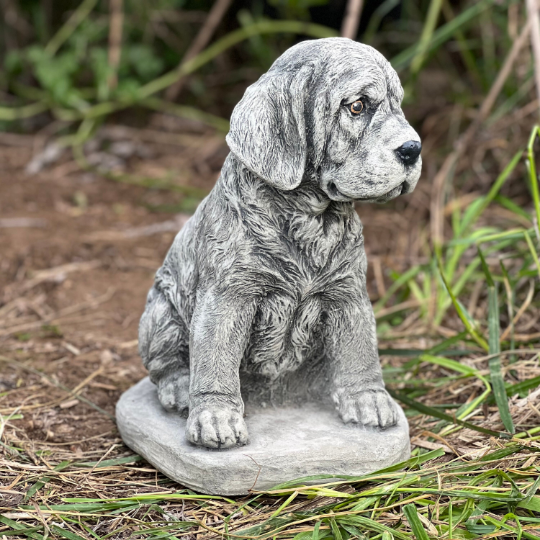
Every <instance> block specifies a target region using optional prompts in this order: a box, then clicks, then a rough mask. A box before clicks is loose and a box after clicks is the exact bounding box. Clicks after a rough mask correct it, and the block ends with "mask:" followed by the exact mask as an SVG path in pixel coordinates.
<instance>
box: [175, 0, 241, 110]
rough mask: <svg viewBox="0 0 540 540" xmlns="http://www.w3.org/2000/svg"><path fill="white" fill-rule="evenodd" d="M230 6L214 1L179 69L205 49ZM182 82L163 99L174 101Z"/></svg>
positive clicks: (182, 80) (227, 2) (180, 80)
mask: <svg viewBox="0 0 540 540" xmlns="http://www.w3.org/2000/svg"><path fill="white" fill-rule="evenodd" d="M230 4H231V0H216V3H215V4H214V5H213V6H212V9H211V10H210V12H209V13H208V17H207V18H206V20H205V21H204V24H203V25H202V27H201V29H200V30H199V33H198V34H197V36H196V37H195V39H194V40H193V43H192V44H191V46H190V47H189V49H188V50H187V51H186V54H185V55H184V57H183V58H182V62H181V63H180V66H179V67H181V66H182V65H183V64H185V63H186V62H188V61H189V60H191V59H192V58H195V56H197V55H198V54H199V53H200V52H201V51H202V50H203V49H204V48H205V47H206V45H208V43H209V42H210V40H211V39H212V36H213V35H214V32H215V31H216V28H217V26H218V24H219V23H220V22H221V19H222V18H223V16H224V15H225V12H226V11H227V9H228V8H229V6H230ZM184 81H185V79H179V80H178V81H176V82H175V83H174V84H173V85H172V86H170V87H169V88H168V89H167V92H166V94H165V97H166V98H167V99H168V100H169V101H174V100H175V99H176V98H177V97H178V95H179V94H180V92H181V91H182V87H183V86H184Z"/></svg>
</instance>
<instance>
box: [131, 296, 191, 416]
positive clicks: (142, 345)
mask: <svg viewBox="0 0 540 540" xmlns="http://www.w3.org/2000/svg"><path fill="white" fill-rule="evenodd" d="M139 354H140V355H141V358H142V360H143V363H144V365H145V367H146V368H147V369H148V371H149V373H150V379H151V380H152V382H153V383H154V384H156V385H157V387H158V397H159V401H160V402H161V404H162V405H163V407H165V408H166V409H169V410H172V409H175V410H177V411H179V412H180V413H182V414H184V415H186V414H187V412H188V406H189V332H188V329H187V328H186V325H185V323H184V322H183V320H182V319H181V318H180V317H179V315H178V313H177V312H176V310H175V309H174V307H173V306H172V304H171V303H170V301H169V300H168V299H167V297H166V296H165V295H164V294H163V292H161V291H160V290H158V289H157V288H156V287H152V289H151V290H150V292H149V293H148V300H147V303H146V308H145V311H144V313H143V316H142V317H141V322H140V324H139Z"/></svg>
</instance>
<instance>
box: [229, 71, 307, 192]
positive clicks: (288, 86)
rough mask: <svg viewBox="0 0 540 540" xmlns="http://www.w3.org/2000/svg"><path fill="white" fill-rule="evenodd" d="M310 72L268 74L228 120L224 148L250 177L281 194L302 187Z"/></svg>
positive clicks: (248, 92)
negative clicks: (228, 150) (271, 186)
mask: <svg viewBox="0 0 540 540" xmlns="http://www.w3.org/2000/svg"><path fill="white" fill-rule="evenodd" d="M310 73H311V70H310V69H309V68H308V66H304V67H302V68H301V69H299V70H291V71H288V72H284V71H281V70H270V71H269V72H268V73H266V74H265V75H263V76H262V77H261V78H260V79H259V80H258V81H257V82H256V83H254V84H252V85H251V86H250V87H249V88H248V89H247V90H246V93H245V94H244V97H243V98H242V100H241V101H240V102H239V103H238V105H237V106H236V107H235V109H234V111H233V113H232V116H231V128H230V131H229V134H228V135H227V139H226V140H227V144H228V145H229V148H230V149H231V152H232V153H233V154H234V155H235V156H236V157H237V158H238V159H239V160H240V161H241V162H242V163H243V165H244V166H245V167H247V168H248V169H249V170H250V171H251V172H253V173H254V174H256V175H257V176H259V177H260V178H262V179H263V180H265V181H266V182H268V183H269V184H271V185H273V186H274V187H277V188H279V189H283V190H286V191H288V190H291V189H294V188H296V187H298V185H299V184H300V182H301V181H302V177H303V176H304V171H305V167H306V158H307V146H306V127H305V117H304V115H305V106H304V105H305V97H306V87H307V84H308V81H309V78H310Z"/></svg>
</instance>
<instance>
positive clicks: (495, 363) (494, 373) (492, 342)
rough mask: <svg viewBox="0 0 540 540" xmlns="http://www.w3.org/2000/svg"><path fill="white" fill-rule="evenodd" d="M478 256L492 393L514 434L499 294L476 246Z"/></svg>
mask: <svg viewBox="0 0 540 540" xmlns="http://www.w3.org/2000/svg"><path fill="white" fill-rule="evenodd" d="M478 256H479V257H480V261H481V264H482V270H483V271H484V274H485V276H486V281H487V284H488V328H489V332H488V345H489V354H490V355H492V354H495V355H497V356H494V357H493V358H490V359H489V372H490V375H491V385H492V387H493V395H494V396H495V402H496V403H497V407H498V409H499V414H500V416H501V420H502V423H503V425H504V427H505V429H506V430H507V431H508V432H509V433H512V434H514V433H515V432H516V429H515V427H514V422H513V421H512V416H511V415H510V409H509V407H508V396H507V395H506V388H505V386H504V380H503V376H502V370H501V357H500V354H499V353H500V352H501V343H500V317H499V295H498V291H497V287H496V286H495V282H494V281H493V276H492V275H491V272H490V270H489V267H488V265H487V263H486V260H485V258H484V254H483V253H482V250H481V249H480V248H478Z"/></svg>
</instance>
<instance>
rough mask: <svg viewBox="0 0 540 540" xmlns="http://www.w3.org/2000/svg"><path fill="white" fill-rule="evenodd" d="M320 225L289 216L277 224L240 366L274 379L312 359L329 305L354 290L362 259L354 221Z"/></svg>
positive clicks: (320, 343) (356, 291)
mask: <svg viewBox="0 0 540 540" xmlns="http://www.w3.org/2000/svg"><path fill="white" fill-rule="evenodd" d="M319 225H320V223H315V224H314V223H310V222H309V221H306V220H297V221H295V220H291V221H290V222H289V227H288V228H287V227H285V228H284V229H282V235H283V236H282V239H281V241H280V242H281V245H278V246H276V250H275V253H276V256H275V258H274V259H271V261H270V263H269V264H272V265H275V268H276V269H277V272H276V274H275V276H276V277H275V279H274V280H273V281H272V282H271V283H269V284H268V286H267V287H266V288H265V290H264V293H263V294H262V296H261V297H260V299H259V305H258V310H257V314H256V317H255V320H254V323H253V327H252V334H251V339H250V344H249V347H248V350H247V351H246V356H245V359H244V369H245V370H247V371H255V372H258V373H262V374H264V375H266V376H268V377H270V378H276V377H279V376H280V375H281V374H283V373H284V372H287V371H294V370H296V369H297V368H298V367H299V366H300V365H301V364H302V363H304V362H305V361H309V360H310V359H315V358H316V357H317V356H318V355H320V354H321V351H322V348H323V341H324V333H325V331H326V326H327V319H328V310H330V309H336V307H337V308H339V305H340V303H341V302H345V301H350V299H351V297H352V296H354V295H358V294H359V290H360V288H361V287H362V282H363V279H364V278H363V275H364V271H363V266H364V261H365V256H364V252H363V246H362V237H361V229H360V227H361V226H360V223H359V221H358V222H354V223H352V224H351V223H347V222H345V223H341V224H340V223H338V222H337V221H336V223H335V224H332V223H330V224H329V223H325V224H324V225H325V228H324V229H323V228H322V227H320V228H318V229H317V227H319ZM331 225H336V226H335V227H334V228H333V229H332V228H331ZM317 235H318V236H317ZM267 247H268V244H267Z"/></svg>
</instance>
